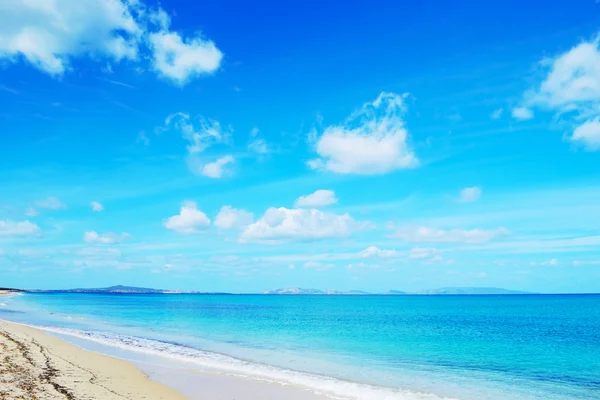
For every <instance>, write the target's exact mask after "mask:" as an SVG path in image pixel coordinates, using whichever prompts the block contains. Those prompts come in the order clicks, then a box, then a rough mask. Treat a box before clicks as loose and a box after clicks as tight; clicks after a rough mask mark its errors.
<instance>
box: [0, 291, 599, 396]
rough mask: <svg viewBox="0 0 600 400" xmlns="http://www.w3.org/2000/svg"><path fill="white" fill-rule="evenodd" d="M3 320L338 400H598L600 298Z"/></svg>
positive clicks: (270, 299) (111, 311)
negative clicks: (292, 387)
mask: <svg viewBox="0 0 600 400" xmlns="http://www.w3.org/2000/svg"><path fill="white" fill-rule="evenodd" d="M0 319H4V320H9V321H14V322H18V323H22V324H27V325H32V326H36V327H40V328H42V329H44V330H46V331H47V332H49V333H51V334H54V335H58V336H60V337H61V338H64V339H66V340H68V341H72V342H74V343H76V344H77V345H79V346H81V347H84V348H85V347H86V346H88V345H89V348H93V347H94V345H96V346H100V347H99V348H102V349H111V348H112V349H119V350H121V351H124V353H122V354H138V355H140V356H141V355H145V356H146V357H156V358H157V359H162V360H169V361H170V362H172V363H176V364H178V365H181V366H185V368H194V369H197V370H199V371H207V372H211V373H218V374H223V375H231V376H239V377H245V378H247V379H256V380H261V381H268V382H275V383H280V384H283V385H294V386H297V387H300V388H303V389H305V390H307V391H311V392H314V393H316V394H319V395H322V396H326V397H329V398H334V399H365V400H395V399H397V400H440V399H456V400H507V399H517V400H565V399H582V400H583V399H585V400H592V399H600V295H456V296H448V295H441V296H435V295H431V296H417V295H415V296H389V295H388V296H370V295H365V296H344V295H339V296H322V295H321V296H319V295H313V296H311V295H288V296H286V295H202V294H189V295H188V294H79V293H20V294H17V295H10V296H3V297H0ZM86 343H87V345H86ZM97 348H98V347H97ZM108 352H110V351H108Z"/></svg>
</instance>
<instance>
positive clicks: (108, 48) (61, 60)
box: [0, 0, 142, 75]
mask: <svg viewBox="0 0 600 400" xmlns="http://www.w3.org/2000/svg"><path fill="white" fill-rule="evenodd" d="M133 11H134V10H133V9H132V7H130V6H129V5H128V4H127V3H123V2H121V1H120V0H106V1H93V0H80V1H77V2H72V1H69V0H56V1H51V2H39V1H35V0H24V1H19V2H8V3H6V2H3V3H2V6H0V57H2V58H5V59H8V60H9V61H12V62H15V61H17V60H18V59H19V58H20V57H23V58H24V59H25V60H27V61H28V62H29V63H30V64H32V65H33V66H35V67H36V68H38V69H40V70H42V71H44V72H47V73H48V74H51V75H62V74H63V73H64V72H65V70H67V69H68V68H69V62H70V60H71V58H75V57H79V56H82V55H88V56H94V57H96V58H97V57H100V56H104V57H108V58H110V59H112V60H114V61H120V60H121V59H136V58H137V56H138V41H139V38H140V35H141V33H142V28H141V27H140V26H139V24H138V22H137V21H136V20H135V19H134V17H133V15H132V12H133Z"/></svg>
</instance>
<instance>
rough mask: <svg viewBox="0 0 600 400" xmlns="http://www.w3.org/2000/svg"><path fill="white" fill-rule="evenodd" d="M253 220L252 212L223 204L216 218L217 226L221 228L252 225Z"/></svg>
mask: <svg viewBox="0 0 600 400" xmlns="http://www.w3.org/2000/svg"><path fill="white" fill-rule="evenodd" d="M253 220H254V215H253V214H252V213H251V212H248V211H246V210H240V209H236V208H233V207H231V206H223V207H221V211H219V213H218V214H217V217H216V218H215V226H216V227H217V228H220V229H237V228H241V227H243V226H247V225H250V224H251V223H252V221H253Z"/></svg>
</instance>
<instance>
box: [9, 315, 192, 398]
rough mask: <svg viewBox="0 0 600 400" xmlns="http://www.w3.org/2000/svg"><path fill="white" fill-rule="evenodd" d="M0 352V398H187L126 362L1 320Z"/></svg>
mask: <svg viewBox="0 0 600 400" xmlns="http://www.w3.org/2000/svg"><path fill="white" fill-rule="evenodd" d="M0 349H1V354H2V357H3V359H2V363H1V364H0V397H1V398H2V399H7V400H13V399H14V400H17V399H23V398H35V399H40V400H42V399H44V400H45V399H67V400H78V399H89V400H96V399H98V400H101V399H102V400H117V399H123V398H128V399H142V398H143V399H147V400H171V399H172V400H185V399H186V398H185V397H184V396H183V395H182V394H180V393H178V392H176V391H175V390H173V389H171V388H169V387H166V386H164V385H162V384H160V383H157V382H155V381H152V380H150V379H149V378H148V377H147V376H146V375H145V374H144V373H143V372H141V371H140V370H139V369H138V368H136V367H135V366H133V365H132V364H130V363H128V362H125V361H123V360H119V359H116V358H112V357H108V356H105V355H102V354H97V353H93V352H88V351H85V350H83V349H80V348H79V347H77V346H75V345H72V344H70V343H67V342H65V341H63V340H61V339H59V338H57V337H54V336H52V335H48V334H46V333H44V332H42V331H39V330H37V329H34V328H30V327H27V326H24V325H20V324H16V323H12V322H8V321H4V320H0Z"/></svg>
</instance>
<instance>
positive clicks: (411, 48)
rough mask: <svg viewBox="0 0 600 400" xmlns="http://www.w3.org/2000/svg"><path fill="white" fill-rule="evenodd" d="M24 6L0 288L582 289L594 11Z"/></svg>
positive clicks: (3, 47)
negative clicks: (109, 286)
mask: <svg viewBox="0 0 600 400" xmlns="http://www.w3.org/2000/svg"><path fill="white" fill-rule="evenodd" d="M30 3H34V2H28V1H24V2H21V4H12V5H7V4H3V5H0V11H1V12H0V15H1V16H0V106H1V108H0V135H1V138H0V139H1V140H0V286H16V287H27V288H67V287H101V286H108V285H113V284H127V285H136V286H152V287H162V288H171V289H188V290H204V291H234V292H257V291H263V290H267V289H271V288H276V287H287V286H300V287H315V288H321V289H340V290H348V289H362V290H368V291H385V290H389V289H397V290H408V291H418V290H422V289H429V288H436V287H444V286H498V287H506V288H511V289H522V290H531V291H539V292H599V291H600V67H599V66H600V48H599V45H600V36H599V33H600V4H597V2H594V1H593V0H590V1H582V0H581V1H580V0H577V1H569V2H554V3H553V7H549V6H548V3H547V2H525V4H523V2H516V1H515V2H513V1H509V2H499V3H494V4H491V3H488V2H475V1H472V2H471V1H465V2H459V4H456V2H442V1H424V2H419V3H418V4H413V3H410V2H385V1H382V2H375V3H373V2H362V1H354V2H351V3H349V4H348V5H347V6H345V7H340V6H339V2H333V1H319V2H313V1H304V2H275V1H266V2H260V3H254V4H252V5H250V4H248V3H242V2H234V1H221V2H213V3H210V2H186V1H162V2H161V3H157V2H152V1H142V0H139V1H125V0H106V1H104V2H99V1H95V0H86V1H80V2H78V3H77V5H74V3H73V2H71V1H67V0H60V1H55V2H54V3H48V5H47V7H45V8H44V7H39V6H37V7H34V6H33V5H31V4H30ZM484 3H485V4H484ZM561 3H562V4H561Z"/></svg>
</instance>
